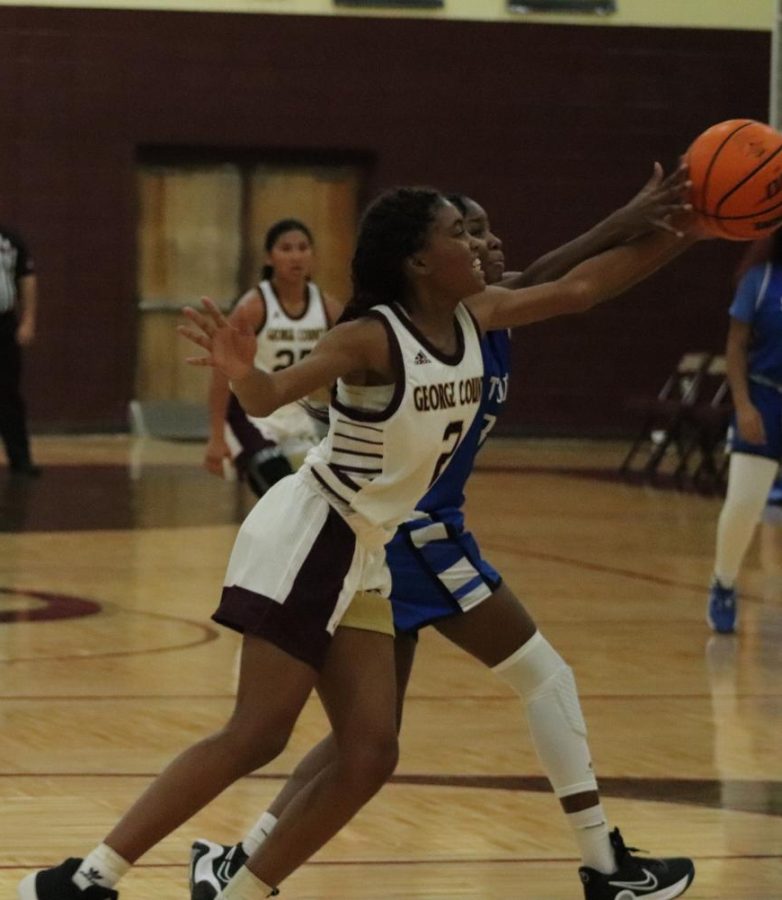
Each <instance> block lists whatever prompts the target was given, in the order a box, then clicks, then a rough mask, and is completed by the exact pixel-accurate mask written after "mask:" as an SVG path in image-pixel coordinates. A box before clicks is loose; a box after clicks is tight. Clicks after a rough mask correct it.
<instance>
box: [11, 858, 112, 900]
mask: <svg viewBox="0 0 782 900" xmlns="http://www.w3.org/2000/svg"><path fill="white" fill-rule="evenodd" d="M81 863H82V860H80V859H66V860H65V862H64V863H62V865H59V866H56V867H55V868H53V869H41V870H40V871H39V872H31V873H30V874H29V875H26V876H25V877H24V878H23V879H22V880H21V881H20V882H19V887H18V888H17V895H18V897H19V900H117V897H119V894H118V893H117V892H116V891H113V890H111V888H106V887H101V886H100V885H99V884H93V885H90V887H88V888H86V890H81V888H79V887H77V886H76V885H75V884H74V882H73V876H74V875H75V874H76V870H77V869H78V868H79V866H80V865H81Z"/></svg>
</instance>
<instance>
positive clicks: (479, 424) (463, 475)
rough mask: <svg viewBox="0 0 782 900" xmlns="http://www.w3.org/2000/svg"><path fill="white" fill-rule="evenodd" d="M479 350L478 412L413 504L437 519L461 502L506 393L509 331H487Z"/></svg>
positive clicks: (458, 507)
mask: <svg viewBox="0 0 782 900" xmlns="http://www.w3.org/2000/svg"><path fill="white" fill-rule="evenodd" d="M481 352H482V353H483V367H484V369H483V373H484V374H483V394H482V397H481V403H480V406H479V407H478V412H477V413H476V415H475V419H474V420H473V423H472V426H471V428H470V430H469V431H468V432H467V435H466V436H465V438H464V440H463V441H462V443H461V444H460V445H459V448H458V450H457V451H456V453H455V454H454V456H453V458H452V459H451V461H450V463H449V464H448V466H447V467H446V469H445V471H444V472H443V474H442V475H441V476H440V477H439V478H438V479H437V481H435V483H434V484H433V485H432V487H431V488H430V490H429V492H428V493H427V494H426V495H425V496H424V498H423V499H422V500H421V501H420V502H419V503H418V505H417V506H416V509H417V510H420V511H421V512H426V513H436V514H437V518H443V517H447V518H448V519H449V521H454V518H453V517H454V516H455V515H458V520H459V521H461V520H462V519H463V518H464V515H463V513H462V511H461V509H462V506H463V505H464V486H465V484H466V483H467V479H468V478H469V477H470V474H471V473H472V470H473V467H474V465H475V457H476V456H477V454H478V451H479V450H480V448H481V447H482V446H483V442H484V441H485V440H486V438H487V437H488V436H489V433H490V432H491V430H492V428H493V427H494V423H495V422H496V421H497V416H499V414H500V412H501V410H502V406H503V404H504V403H505V400H506V398H507V396H508V378H509V376H510V333H509V332H508V331H489V332H487V334H485V335H484V337H483V338H482V340H481Z"/></svg>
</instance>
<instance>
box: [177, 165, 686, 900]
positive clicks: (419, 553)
mask: <svg viewBox="0 0 782 900" xmlns="http://www.w3.org/2000/svg"><path fill="white" fill-rule="evenodd" d="M660 178H661V174H660V173H659V172H657V173H656V174H655V176H654V177H653V178H652V180H651V181H650V183H649V184H648V185H647V186H646V187H645V189H644V190H643V191H642V192H641V193H640V194H639V195H638V196H637V197H636V198H634V200H633V201H631V203H630V204H628V206H627V207H625V208H623V209H622V210H621V211H617V213H615V214H614V215H613V216H612V217H609V219H607V220H605V221H604V222H602V223H600V225H599V226H597V227H596V228H595V229H593V230H592V231H591V232H589V233H588V235H584V236H582V237H581V238H579V239H578V240H577V241H574V242H572V243H571V244H569V245H566V247H563V248H560V250H559V251H555V252H554V253H552V254H549V255H548V256H547V257H544V258H543V259H542V260H539V261H538V262H537V263H535V264H533V265H532V266H530V267H529V269H528V270H527V273H525V274H520V275H516V276H507V275H506V273H505V263H504V256H503V253H502V243H501V241H500V240H499V239H498V238H497V237H496V236H495V235H494V234H493V233H492V230H491V226H490V223H489V218H488V216H487V214H486V212H485V210H484V209H483V208H482V207H481V206H480V205H479V204H478V203H476V202H475V201H474V200H471V199H470V198H467V197H464V196H463V195H451V196H449V200H450V201H451V202H452V203H453V204H454V205H455V206H456V207H457V208H458V209H459V210H460V211H461V213H462V215H463V217H464V223H465V227H466V229H467V231H468V233H470V234H471V235H472V236H473V237H474V238H476V239H477V240H478V241H479V255H480V258H481V263H482V267H483V270H484V275H485V277H486V281H487V283H489V284H492V283H498V282H500V283H503V284H504V283H509V284H518V283H525V280H526V282H531V281H533V280H537V279H539V280H548V279H550V278H553V277H556V276H557V275H558V274H561V272H560V271H559V269H560V267H561V266H566V267H568V268H569V267H572V265H573V264H574V263H577V262H578V261H579V257H583V258H588V257H589V256H591V255H593V254H594V253H597V252H599V251H600V250H602V249H605V247H606V245H610V244H611V243H621V242H622V241H623V240H626V239H627V238H629V237H631V236H633V235H635V234H637V233H638V232H639V231H641V230H643V229H646V228H648V227H649V225H650V219H653V220H654V221H657V222H659V221H660V217H659V215H657V212H658V206H659V205H660V204H661V203H663V204H668V203H670V202H671V201H670V196H669V194H670V195H675V190H676V184H677V181H676V179H672V182H673V186H672V185H671V182H669V183H668V184H666V185H661V183H660ZM481 345H482V351H483V362H484V389H483V397H482V401H481V407H480V409H479V412H478V415H477V416H476V417H475V419H474V421H473V424H472V427H471V428H470V430H469V431H468V433H467V435H466V436H465V438H464V440H463V441H462V443H461V444H460V446H459V447H458V449H457V450H456V452H455V453H454V454H453V456H452V457H451V459H450V462H449V465H448V467H447V469H445V471H444V472H443V474H442V475H441V477H440V478H438V479H437V481H436V482H435V483H434V484H433V485H432V487H431V489H430V490H429V491H428V493H427V494H426V495H425V496H424V498H423V499H422V500H421V501H420V502H419V503H418V505H417V507H416V513H415V515H414V516H413V517H412V518H411V519H409V520H408V521H406V522H404V523H403V524H402V525H400V527H399V528H398V529H397V532H396V534H395V536H394V538H393V539H392V540H391V542H390V543H389V544H387V545H386V558H387V562H388V566H389V569H390V571H391V578H392V590H391V601H392V609H393V614H394V626H395V629H396V641H395V645H396V646H395V655H396V664H397V690H398V716H399V720H400V722H401V715H402V706H403V703H404V695H405V691H406V688H407V684H408V680H409V677H410V673H411V670H412V665H413V661H414V656H415V651H416V646H417V634H418V631H419V630H420V629H421V628H423V627H425V626H427V625H429V624H433V625H434V627H435V628H437V630H438V631H440V633H441V634H443V635H444V636H445V637H447V638H448V639H449V640H451V641H452V642H453V643H455V644H456V645H457V646H459V647H460V648H462V649H464V650H466V651H467V652H469V653H471V654H473V655H474V656H475V657H476V658H477V659H479V660H480V661H481V662H483V663H484V664H485V665H487V666H488V667H490V668H492V669H494V670H495V671H496V672H497V673H498V674H499V676H500V677H501V678H503V680H505V681H506V682H507V683H509V684H510V686H511V687H513V688H514V690H516V691H517V692H518V693H519V694H520V696H521V697H522V699H523V700H524V701H525V703H526V705H527V710H528V717H529V725H530V729H531V732H532V736H533V739H534V741H535V744H536V747H537V750H538V753H539V755H540V758H541V761H542V764H543V766H544V768H545V770H546V772H547V773H548V775H549V777H550V779H551V782H552V785H553V786H554V788H555V790H556V792H557V795H558V797H559V799H560V801H561V803H562V806H563V809H564V811H565V813H566V815H567V818H568V820H569V822H570V824H571V827H572V828H573V832H574V835H575V837H576V840H577V843H578V846H579V849H580V852H581V855H582V861H583V866H582V869H581V873H580V874H581V877H582V881H583V883H584V885H585V891H586V896H587V898H588V900H590V898H599V900H602V898H607V897H614V896H616V895H617V894H618V893H619V892H621V891H627V890H629V889H630V886H631V885H633V884H635V885H636V886H638V888H639V891H640V890H641V889H642V888H643V886H644V885H648V884H649V883H650V882H649V879H648V876H647V875H646V874H645V872H644V871H643V870H644V869H646V870H647V871H652V872H653V873H654V879H655V884H656V885H657V886H658V891H655V892H652V893H651V894H650V893H649V892H648V891H646V894H645V895H646V896H651V897H653V898H654V897H655V896H656V897H666V898H672V897H676V896H679V895H680V894H681V893H683V892H684V891H685V890H686V888H687V886H688V885H689V884H690V882H691V880H692V876H693V870H692V866H691V864H689V861H687V862H685V861H681V860H680V861H672V860H649V859H640V858H636V857H633V856H631V855H630V854H629V853H628V852H627V850H626V849H625V847H624V844H623V841H622V838H621V835H620V834H619V832H618V831H615V832H613V834H612V833H611V832H610V831H609V828H608V825H607V823H606V821H605V817H604V815H603V811H602V807H601V806H600V802H599V796H598V793H597V782H596V780H595V776H594V773H593V771H592V769H591V763H590V757H589V750H588V747H587V744H586V740H585V726H584V725H583V720H582V719H581V717H580V712H579V713H578V726H577V727H573V724H572V723H571V722H568V721H567V720H566V717H561V711H560V707H559V706H558V704H559V703H560V702H561V701H563V700H565V699H567V703H568V705H569V706H570V707H571V709H573V710H576V711H577V710H578V698H577V695H576V693H575V687H574V685H572V683H571V682H572V675H571V674H570V670H569V669H568V668H567V667H566V665H565V664H564V662H563V661H562V659H561V658H560V657H559V656H558V655H557V654H556V651H554V650H553V648H552V647H551V646H550V645H549V644H548V643H547V642H546V641H545V639H544V638H543V637H542V635H541V634H540V633H539V632H538V631H537V630H536V627H535V624H534V622H533V621H532V619H531V617H530V616H529V615H528V613H527V612H526V611H525V609H524V607H523V605H522V604H521V602H520V601H519V600H518V599H517V598H516V597H514V596H513V594H512V592H511V591H510V590H509V588H508V587H507V586H506V585H504V584H503V582H502V579H501V577H500V576H499V574H498V573H497V572H496V570H495V569H494V568H493V567H492V566H491V565H490V564H489V563H488V562H487V561H486V560H484V559H483V557H482V555H481V552H480V548H479V546H478V544H477V542H476V541H475V539H474V537H473V536H472V535H471V534H470V532H469V531H467V530H466V529H465V523H464V513H463V510H462V507H463V504H464V489H465V484H466V482H467V479H468V478H469V475H470V474H471V472H472V470H473V467H474V463H475V457H476V455H477V453H478V451H479V449H480V447H481V446H482V444H483V443H484V441H485V440H486V438H487V436H488V435H489V433H490V431H491V429H492V426H493V425H494V423H495V421H496V419H497V417H498V416H499V415H500V414H501V411H502V407H503V405H504V403H505V400H506V397H507V392H508V380H509V371H510V353H511V344H510V334H509V332H508V331H507V330H500V331H489V332H487V333H486V334H485V335H484V336H483V339H482V342H481ZM341 627H344V628H354V629H355V628H358V629H361V628H366V627H367V625H366V623H364V622H362V621H361V620H360V619H356V618H355V617H354V615H352V614H351V610H350V609H349V610H348V612H347V614H346V616H345V618H344V619H343V620H342V626H341ZM565 684H567V687H566V688H565V687H564V685H565ZM558 713H559V714H560V716H558V715H557V714H558ZM335 755H336V750H335V748H334V746H333V745H332V744H331V742H330V740H329V739H326V741H324V742H322V743H321V744H320V745H319V746H318V747H317V748H315V749H314V750H313V751H312V752H311V754H310V755H308V757H307V758H306V759H305V760H304V761H303V762H302V763H301V764H300V765H299V766H298V767H297V769H296V771H295V772H294V773H293V775H292V776H291V778H290V779H289V781H288V783H287V784H286V786H285V787H284V788H283V791H282V792H281V793H280V795H279V796H278V797H277V798H276V799H275V800H274V802H273V803H272V804H271V806H270V808H269V809H268V811H266V812H265V813H263V815H262V816H261V817H260V819H259V820H258V821H257V822H256V824H255V825H254V826H253V828H252V829H251V830H250V832H249V834H248V835H247V836H246V837H245V838H244V839H243V841H242V842H241V843H240V844H237V845H235V846H231V847H226V846H223V845H220V844H215V843H213V842H211V841H208V840H203V839H201V840H198V841H196V842H195V843H194V845H193V853H192V857H191V873H190V880H191V900H213V898H215V897H216V896H218V894H219V891H220V889H221V887H222V886H223V885H224V884H227V882H228V881H229V880H230V877H231V875H232V874H233V873H234V872H236V871H238V869H239V868H240V867H241V865H242V864H243V863H244V861H245V860H246V858H247V856H248V854H249V853H251V852H252V851H253V850H254V849H255V848H256V847H258V846H260V845H261V844H262V843H263V841H264V840H265V838H266V836H267V835H268V834H269V833H271V832H272V830H273V829H274V827H275V824H276V821H277V818H278V817H279V816H280V815H282V812H283V810H284V809H285V807H286V806H287V804H288V802H290V800H291V798H293V797H294V796H295V795H296V794H297V793H298V792H299V791H300V790H301V789H302V787H304V786H305V785H306V784H307V782H308V781H310V780H311V779H312V778H314V777H316V775H317V773H318V772H319V771H320V770H321V768H322V767H323V766H325V765H327V764H328V763H329V762H331V761H333V759H334V757H335ZM611 882H616V883H617V885H619V886H615V887H613V888H612V887H611V885H610V883H611ZM663 892H664V893H663Z"/></svg>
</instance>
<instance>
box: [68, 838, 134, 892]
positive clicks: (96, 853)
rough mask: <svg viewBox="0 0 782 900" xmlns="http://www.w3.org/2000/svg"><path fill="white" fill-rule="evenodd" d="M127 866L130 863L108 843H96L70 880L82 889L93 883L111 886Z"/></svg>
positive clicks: (126, 869) (120, 876) (128, 866)
mask: <svg viewBox="0 0 782 900" xmlns="http://www.w3.org/2000/svg"><path fill="white" fill-rule="evenodd" d="M129 868H130V863H129V862H128V861H127V860H125V859H123V858H122V857H121V856H120V855H119V853H117V852H116V850H112V849H111V847H109V845H108V844H98V846H97V847H96V848H95V849H94V850H93V851H92V853H89V854H87V856H85V857H84V860H83V862H82V864H81V865H80V866H79V868H78V869H77V870H76V874H75V875H74V876H73V879H72V880H73V883H74V884H75V885H76V887H78V888H80V889H81V890H82V891H85V890H87V888H88V887H91V886H92V885H93V884H98V885H100V886H101V887H105V888H112V887H114V885H115V884H116V883H117V882H118V881H119V880H120V878H122V876H123V875H124V874H125V872H127V871H128V869H129Z"/></svg>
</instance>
